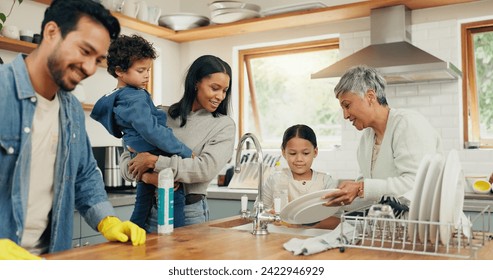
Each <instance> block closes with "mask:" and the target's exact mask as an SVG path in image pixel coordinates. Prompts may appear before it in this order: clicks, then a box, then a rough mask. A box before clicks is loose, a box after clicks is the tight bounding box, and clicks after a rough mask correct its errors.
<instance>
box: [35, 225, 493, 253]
mask: <svg viewBox="0 0 493 280" xmlns="http://www.w3.org/2000/svg"><path fill="white" fill-rule="evenodd" d="M241 223H244V221H242V220H240V219H239V218H238V217H231V218H226V219H222V220H215V221H211V222H208V223H205V224H200V225H192V226H187V227H182V228H178V229H175V230H174V232H173V233H172V234H171V235H157V234H148V236H147V242H146V244H145V245H142V246H135V247H134V246H132V245H131V244H130V243H128V242H127V243H119V242H107V243H103V244H97V245H92V246H86V247H81V248H75V249H71V250H67V251H63V252H59V253H54V254H46V255H43V257H44V258H46V259H48V260H146V259H148V260H151V259H160V260H260V259H265V260H330V259H337V260H398V259H412V260H428V259H456V258H453V257H452V258H447V257H438V256H430V255H418V254H410V253H398V252H387V251H379V250H368V249H362V248H346V251H345V252H343V253H341V252H339V250H338V249H331V250H327V251H325V252H321V253H317V254H313V255H309V256H295V255H293V254H292V253H291V252H289V251H287V250H285V249H284V248H283V244H284V243H285V242H287V241H289V240H290V239H291V238H293V237H299V238H307V237H300V236H294V235H288V234H280V233H270V234H268V235H265V236H254V235H252V234H250V233H249V232H245V231H238V230H235V229H230V228H227V227H230V226H234V225H240V224H241ZM477 259H493V241H487V242H486V244H485V246H483V247H482V248H480V249H479V251H478V252H477Z"/></svg>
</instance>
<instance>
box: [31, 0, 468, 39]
mask: <svg viewBox="0 0 493 280" xmlns="http://www.w3.org/2000/svg"><path fill="white" fill-rule="evenodd" d="M33 1H35V2H39V3H43V4H47V5H49V4H50V3H51V1H52V0H33ZM475 1H478V0H371V1H362V2H357V3H352V4H346V5H338V6H333V7H326V8H319V9H313V10H307V11H297V12H290V13H284V14H277V15H271V16H267V17H261V18H254V19H247V20H242V21H238V22H233V23H228V24H220V25H209V26H204V27H199V28H194V29H191V30H183V31H174V30H171V29H168V28H165V27H161V26H157V25H154V24H150V23H147V22H143V21H140V20H137V19H134V18H131V17H127V16H125V15H122V14H121V13H113V15H114V16H115V17H116V18H118V20H119V21H120V24H121V25H122V26H125V27H128V28H131V29H134V30H137V31H141V32H145V33H148V34H151V35H154V36H156V37H160V38H164V39H168V40H171V41H174V42H178V43H182V42H190V41H196V40H204V39H212V38H219V37H226V36H232V35H238V34H245V33H252V32H261V31H268V30H276V29H284V28H291V27H296V26H303V25H312V24H321V23H328V22H333V21H339V20H346V19H354V18H360V17H367V16H369V15H370V11H371V10H372V9H376V8H382V7H388V6H395V5H401V4H403V5H406V6H407V7H408V8H410V9H411V10H415V9H424V8H432V7H438V6H445V5H450V4H459V3H467V2H475Z"/></svg>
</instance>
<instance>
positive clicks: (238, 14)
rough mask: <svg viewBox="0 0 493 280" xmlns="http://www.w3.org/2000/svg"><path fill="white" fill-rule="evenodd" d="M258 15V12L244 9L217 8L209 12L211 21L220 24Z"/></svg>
mask: <svg viewBox="0 0 493 280" xmlns="http://www.w3.org/2000/svg"><path fill="white" fill-rule="evenodd" d="M256 17H260V13H259V12H255V11H252V10H246V9H219V10H215V11H212V12H211V21H212V22H213V23H217V24H222V23H230V22H235V21H240V20H244V19H250V18H256Z"/></svg>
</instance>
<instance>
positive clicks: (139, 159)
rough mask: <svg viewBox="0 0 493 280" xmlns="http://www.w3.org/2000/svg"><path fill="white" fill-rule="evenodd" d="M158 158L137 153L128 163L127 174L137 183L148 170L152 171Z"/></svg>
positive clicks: (145, 153)
mask: <svg viewBox="0 0 493 280" xmlns="http://www.w3.org/2000/svg"><path fill="white" fill-rule="evenodd" d="M157 160H158V156H156V155H153V154H150V153H148V152H143V153H138V154H137V155H136V156H135V157H134V158H133V159H131V160H130V161H129V162H128V172H130V173H131V174H132V176H133V177H134V178H135V179H136V180H137V181H139V180H140V179H141V178H142V175H143V174H144V173H145V172H147V171H148V170H149V169H154V167H155V166H156V162H157Z"/></svg>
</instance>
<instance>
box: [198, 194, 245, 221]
mask: <svg viewBox="0 0 493 280" xmlns="http://www.w3.org/2000/svg"><path fill="white" fill-rule="evenodd" d="M253 203H254V201H248V209H249V210H252V209H253ZM207 204H208V205H209V220H217V219H222V218H227V217H232V216H237V215H239V214H240V210H241V202H240V200H229V199H211V198H208V199H207Z"/></svg>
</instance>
